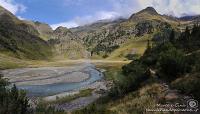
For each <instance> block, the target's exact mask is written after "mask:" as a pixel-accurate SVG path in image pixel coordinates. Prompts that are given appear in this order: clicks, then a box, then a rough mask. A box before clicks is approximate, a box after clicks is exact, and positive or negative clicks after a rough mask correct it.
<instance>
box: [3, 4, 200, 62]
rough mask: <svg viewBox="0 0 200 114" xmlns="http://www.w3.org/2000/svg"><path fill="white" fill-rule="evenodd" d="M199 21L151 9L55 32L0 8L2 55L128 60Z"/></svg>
mask: <svg viewBox="0 0 200 114" xmlns="http://www.w3.org/2000/svg"><path fill="white" fill-rule="evenodd" d="M199 20H200V16H186V17H181V18H176V17H170V16H166V15H160V14H159V13H158V12H157V11H156V10H155V9H154V8H152V7H147V8H146V9H143V10H141V11H140V12H137V13H135V14H133V15H131V16H130V18H128V19H117V20H114V21H113V20H112V21H110V20H101V21H98V22H95V23H92V24H90V25H85V26H80V27H77V28H71V29H67V28H65V27H58V28H57V29H56V30H52V28H51V27H50V26H49V25H48V24H45V23H41V22H38V21H36V22H33V21H27V20H19V19H18V18H17V17H16V16H14V15H13V14H12V13H10V12H9V11H7V10H6V9H4V8H3V7H0V51H1V52H0V53H2V54H7V55H10V56H14V57H17V58H26V59H48V58H52V57H61V58H68V59H78V58H84V57H88V55H90V54H92V55H93V56H95V57H99V58H101V57H104V58H108V59H109V58H110V59H117V58H125V57H126V56H127V55H129V54H131V53H133V50H136V51H135V53H138V54H142V53H143V51H144V50H145V46H146V42H147V40H152V39H153V40H160V39H159V36H160V35H165V37H166V38H167V37H168V35H169V33H170V31H171V30H172V29H174V30H176V31H177V32H180V31H181V30H182V29H184V28H185V26H188V25H190V26H191V25H193V24H194V23H196V22H198V21H199ZM131 42H132V43H131ZM139 43H141V44H140V45H136V44H139ZM133 44H134V45H133Z"/></svg>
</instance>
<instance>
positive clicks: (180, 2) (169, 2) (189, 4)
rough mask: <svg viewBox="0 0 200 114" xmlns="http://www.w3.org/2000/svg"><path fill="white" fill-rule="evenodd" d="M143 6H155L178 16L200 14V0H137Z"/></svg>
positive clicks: (163, 11)
mask: <svg viewBox="0 0 200 114" xmlns="http://www.w3.org/2000/svg"><path fill="white" fill-rule="evenodd" d="M137 1H138V3H139V6H140V7H141V8H145V7H147V6H152V7H154V8H155V9H156V10H157V11H158V12H159V13H161V14H170V15H174V16H177V17H180V16H183V15H196V14H200V0H137Z"/></svg>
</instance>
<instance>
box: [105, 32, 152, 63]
mask: <svg viewBox="0 0 200 114" xmlns="http://www.w3.org/2000/svg"><path fill="white" fill-rule="evenodd" d="M151 38H152V37H151V35H145V36H142V37H134V38H131V39H130V40H128V41H127V43H125V44H123V45H121V46H120V48H118V49H116V50H115V51H114V52H112V53H111V55H109V57H108V58H107V59H108V60H115V59H118V60H127V59H126V56H127V55H128V54H130V53H131V52H132V51H135V52H136V54H138V55H142V54H143V53H144V51H145V49H146V47H147V41H148V40H149V39H151Z"/></svg>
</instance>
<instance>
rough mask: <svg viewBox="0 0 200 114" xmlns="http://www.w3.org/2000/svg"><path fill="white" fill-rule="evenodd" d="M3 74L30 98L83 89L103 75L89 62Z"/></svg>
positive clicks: (10, 71)
mask: <svg viewBox="0 0 200 114" xmlns="http://www.w3.org/2000/svg"><path fill="white" fill-rule="evenodd" d="M3 74H4V76H5V77H6V78H8V79H9V80H10V82H11V83H15V84H16V85H17V87H18V88H19V89H23V90H26V91H27V95H28V96H29V97H45V96H51V95H55V94H59V93H63V92H68V91H72V90H79V89H81V88H82V87H85V86H89V85H90V84H92V83H94V82H96V81H98V80H101V79H102V77H103V74H102V73H101V72H100V71H98V70H97V69H96V68H95V66H94V65H93V64H90V63H89V62H85V63H81V64H78V65H74V66H70V67H41V68H22V69H9V70H4V71H3Z"/></svg>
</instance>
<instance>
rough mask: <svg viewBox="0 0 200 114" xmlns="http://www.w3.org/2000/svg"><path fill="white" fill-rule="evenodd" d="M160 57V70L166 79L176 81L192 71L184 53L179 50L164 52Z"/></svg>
mask: <svg viewBox="0 0 200 114" xmlns="http://www.w3.org/2000/svg"><path fill="white" fill-rule="evenodd" d="M159 56H160V58H159V60H158V63H157V64H158V68H159V71H160V72H161V73H162V74H164V75H163V76H164V78H166V79H169V80H173V79H176V78H177V77H178V76H179V75H181V74H184V73H185V72H188V70H189V69H190V66H189V65H188V63H187V59H186V57H185V56H184V53H182V52H181V51H179V50H176V49H171V50H168V51H164V52H162V53H160V55H159Z"/></svg>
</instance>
